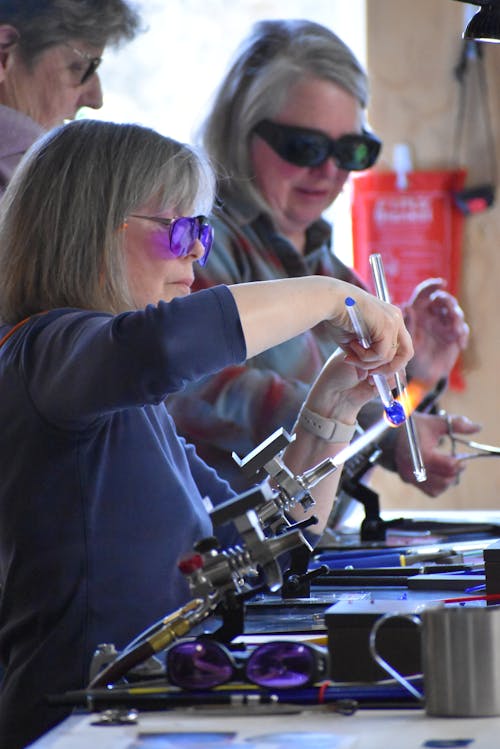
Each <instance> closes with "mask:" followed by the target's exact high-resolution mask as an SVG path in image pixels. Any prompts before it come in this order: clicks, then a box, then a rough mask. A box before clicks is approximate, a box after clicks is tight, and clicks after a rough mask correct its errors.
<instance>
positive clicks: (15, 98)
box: [0, 0, 139, 195]
mask: <svg viewBox="0 0 500 749" xmlns="http://www.w3.org/2000/svg"><path fill="white" fill-rule="evenodd" d="M138 28H139V16H138V14H137V11H136V10H135V9H134V7H133V6H132V5H131V4H130V3H129V2H126V1H125V0H22V2H11V1H10V0H1V1H0V195H1V194H2V192H3V191H4V190H5V187H6V185H7V183H8V181H9V179H10V178H11V176H12V173H13V171H14V169H15V167H16V166H17V164H18V163H19V161H20V159H21V157H22V155H23V154H24V153H25V152H26V151H27V149H28V148H29V147H30V146H31V145H32V143H34V141H35V140H36V139H37V138H38V137H39V136H40V135H42V134H43V133H44V132H45V131H46V130H49V129H50V128H51V127H54V126H56V125H62V123H63V122H64V120H71V119H73V118H74V116H75V115H76V113H77V112H78V110H79V109H80V108H81V107H91V108H92V109H99V108H100V107H101V106H102V91H101V83H100V80H99V76H98V75H97V69H98V67H99V65H100V63H101V59H102V54H103V51H104V48H105V47H106V46H108V45H109V44H112V45H116V44H118V43H119V42H122V41H125V40H130V39H133V38H134V36H135V35H136V34H137V31H138Z"/></svg>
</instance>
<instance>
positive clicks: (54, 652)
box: [0, 286, 246, 749]
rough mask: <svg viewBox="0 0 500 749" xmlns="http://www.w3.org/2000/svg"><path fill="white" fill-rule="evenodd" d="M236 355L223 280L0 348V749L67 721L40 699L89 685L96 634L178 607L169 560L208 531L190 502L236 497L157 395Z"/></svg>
mask: <svg viewBox="0 0 500 749" xmlns="http://www.w3.org/2000/svg"><path fill="white" fill-rule="evenodd" d="M7 330H8V328H7V327H6V326H2V327H1V328H0V336H1V335H3V333H4V332H6V331H7ZM245 353H246V351H245V343H244V338H243V333H242V330H241V325H240V320H239V315H238V312H237V308H236V305H235V302H234V299H233V296H232V294H231V293H230V291H229V290H228V289H227V288H226V287H224V286H219V287H216V288H214V289H210V290H208V291H203V292H199V293H196V294H193V295H191V296H190V297H186V298H182V299H175V300H173V301H172V302H170V303H165V302H160V303H159V304H158V305H157V306H149V307H147V308H146V309H145V310H140V311H134V312H128V313H123V314H121V315H118V316H114V317H113V316H111V315H109V314H101V313H97V312H90V311H82V310H54V311H51V312H48V313H46V314H43V315H41V316H38V317H34V318H31V319H30V320H29V321H28V322H27V323H26V324H25V325H24V326H23V327H21V328H20V329H19V330H18V331H17V332H16V333H15V334H14V335H13V336H12V337H11V338H10V339H9V340H8V341H7V342H6V343H5V344H4V345H3V347H2V348H1V349H0V423H1V424H2V429H1V432H0V463H1V466H2V479H1V481H0V584H1V586H2V589H3V590H2V598H1V607H0V657H1V661H2V663H3V665H4V668H5V675H4V679H3V684H2V692H1V696H0V747H1V749H16V747H21V746H24V745H25V743H27V742H28V741H31V740H33V739H34V738H36V737H37V736H39V735H40V734H41V733H42V732H44V731H45V730H47V729H48V728H49V727H50V726H52V725H54V724H55V723H56V722H58V721H59V720H61V719H62V718H63V717H64V715H65V711H64V710H60V709H59V708H57V709H56V708H53V707H47V705H46V704H45V696H46V695H47V694H57V693H62V692H64V691H66V690H68V689H75V688H81V687H84V686H86V685H87V683H88V681H89V664H90V659H91V656H92V653H93V652H94V650H95V648H96V646H97V645H98V644H99V643H101V642H113V643H115V644H116V646H117V647H118V648H121V647H123V646H124V645H126V644H127V643H128V642H129V641H130V640H131V639H133V638H134V637H135V636H136V635H137V634H139V633H140V632H142V631H143V630H144V629H145V628H147V627H148V626H150V625H151V624H152V623H154V622H155V621H157V620H158V619H160V618H161V617H163V616H165V615H166V614H168V613H170V612H171V611H173V610H175V609H176V608H177V607H178V606H179V605H181V604H182V603H184V602H185V601H186V600H189V597H190V596H189V591H188V587H187V584H186V581H185V579H184V578H183V576H182V575H181V573H180V572H179V571H178V570H177V561H178V559H179V557H180V556H181V555H182V554H183V553H186V552H189V551H191V549H192V546H193V543H194V542H195V541H197V540H199V539H200V538H203V537H204V536H207V535H210V534H211V532H212V528H211V523H210V518H209V516H208V514H207V512H206V509H205V506H204V503H203V497H205V496H208V497H210V499H211V500H212V502H213V503H214V504H217V503H219V502H221V501H225V500H226V499H228V498H229V497H232V496H233V492H232V490H231V489H230V487H229V486H228V485H227V483H225V482H224V481H222V480H220V479H219V478H218V476H217V475H216V473H215V472H214V471H213V470H212V469H210V468H208V467H207V466H206V464H205V463H203V461H201V459H200V458H198V456H197V455H196V453H195V450H194V448H193V447H192V446H190V445H188V444H186V442H185V441H184V440H183V439H182V438H180V437H178V436H177V433H176V431H175V427H174V425H173V422H172V420H171V418H170V416H169V414H168V412H167V409H166V406H165V404H164V398H165V396H166V395H167V394H168V393H170V392H173V391H175V390H177V389H179V388H181V387H182V386H183V385H184V384H185V383H187V382H189V381H193V380H195V379H197V378H198V377H200V376H204V375H206V374H210V373H213V372H215V371H217V370H218V369H221V368H222V367H225V366H227V365H229V364H234V363H238V362H241V361H242V360H243V359H244V358H245ZM219 537H220V534H219ZM221 540H222V541H223V543H224V542H227V541H229V538H228V539H227V540H225V539H221ZM232 540H234V537H233V539H232Z"/></svg>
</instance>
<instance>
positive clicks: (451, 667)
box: [370, 605, 500, 717]
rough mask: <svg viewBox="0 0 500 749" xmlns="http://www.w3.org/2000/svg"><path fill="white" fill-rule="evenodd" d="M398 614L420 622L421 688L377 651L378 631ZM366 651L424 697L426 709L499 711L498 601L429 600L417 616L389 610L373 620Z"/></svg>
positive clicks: (468, 713)
mask: <svg viewBox="0 0 500 749" xmlns="http://www.w3.org/2000/svg"><path fill="white" fill-rule="evenodd" d="M395 616H397V617H399V616H400V617H402V618H404V619H408V620H410V621H413V622H414V623H415V624H416V625H417V626H418V627H420V628H421V652H422V671H423V680H424V692H423V694H422V693H421V692H420V691H419V690H418V689H416V688H415V686H414V685H413V684H412V683H411V682H410V681H408V678H407V677H406V678H405V677H404V676H403V675H402V674H400V673H399V672H398V671H397V670H396V669H395V668H393V666H391V664H389V663H387V661H385V660H384V659H383V658H382V657H381V656H380V654H379V653H378V651H377V642H376V640H377V632H378V630H379V629H380V627H382V626H384V624H385V623H386V622H387V621H388V620H389V619H392V618H394V617H395ZM370 652H371V654H372V657H373V658H374V659H375V660H376V662H377V663H378V664H379V666H381V667H382V668H383V669H385V670H386V671H387V673H389V674H390V675H391V676H393V677H394V678H395V679H397V680H398V681H399V682H400V683H401V684H403V686H405V687H406V689H407V690H408V691H409V692H410V693H411V694H413V695H414V696H415V697H417V698H418V699H420V700H422V703H423V704H424V706H425V710H426V712H427V714H428V715H440V716H455V717H481V716H488V715H500V606H480V607H478V606H444V605H438V606H431V607H429V608H426V609H424V611H423V612H422V614H421V615H420V616H415V615H410V614H401V615H399V614H388V615H386V616H382V617H380V618H379V619H377V621H376V622H375V624H374V625H373V628H372V631H371V633H370Z"/></svg>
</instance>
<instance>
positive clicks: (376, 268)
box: [369, 253, 427, 483]
mask: <svg viewBox="0 0 500 749" xmlns="http://www.w3.org/2000/svg"><path fill="white" fill-rule="evenodd" d="M369 261H370V267H371V270H372V276H373V282H374V284H375V291H376V293H377V296H378V298H379V299H382V301H384V302H390V301H391V299H390V295H389V290H388V288H387V280H386V277H385V272H384V266H383V263H382V256H381V255H380V254H379V253H374V254H372V255H370V258H369ZM394 379H395V382H396V388H397V391H398V396H399V400H400V402H401V404H402V405H403V407H404V409H405V412H406V414H407V418H406V421H405V427H406V436H407V437H408V445H409V447H410V455H411V460H412V463H413V475H414V476H415V478H416V480H417V481H418V482H419V483H421V482H422V481H426V480H427V471H426V470H425V465H424V461H423V458H422V454H421V452H420V446H419V444H418V435H417V430H416V427H415V421H414V419H413V417H412V414H411V404H410V401H409V397H408V393H407V391H406V373H405V371H404V370H401V371H400V372H396V374H395V375H394Z"/></svg>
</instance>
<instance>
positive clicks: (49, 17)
mask: <svg viewBox="0 0 500 749" xmlns="http://www.w3.org/2000/svg"><path fill="white" fill-rule="evenodd" d="M0 24H9V25H10V26H14V27H15V28H16V29H17V31H18V32H19V41H18V47H19V50H20V52H21V54H22V56H23V60H24V61H25V63H26V64H27V65H33V63H34V62H35V61H36V59H37V57H38V56H39V55H40V54H41V53H42V52H43V51H44V50H45V49H47V48H48V47H52V46H54V45H56V44H62V43H64V42H67V41H68V40H69V39H79V40H82V41H84V42H87V43H88V44H89V45H91V46H94V47H105V46H106V45H107V44H113V45H117V44H119V43H120V42H122V41H128V40H131V39H133V38H134V36H135V35H136V34H137V33H138V31H139V30H140V28H139V27H140V16H139V13H138V11H137V10H136V9H135V8H134V6H133V5H132V4H131V3H129V2H127V1H126V0H0Z"/></svg>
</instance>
